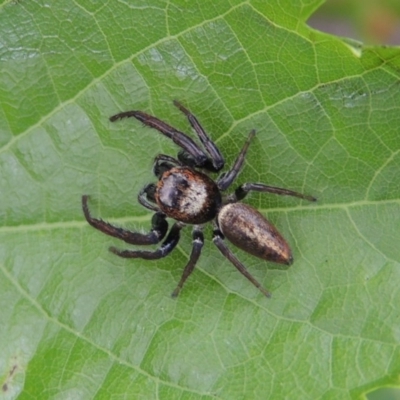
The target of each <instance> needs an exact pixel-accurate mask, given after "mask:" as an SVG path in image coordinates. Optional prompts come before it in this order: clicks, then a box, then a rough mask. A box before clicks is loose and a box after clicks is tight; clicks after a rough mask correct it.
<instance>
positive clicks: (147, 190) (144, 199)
mask: <svg viewBox="0 0 400 400" xmlns="http://www.w3.org/2000/svg"><path fill="white" fill-rule="evenodd" d="M155 192H156V185H155V184H154V183H149V184H148V185H146V186H145V187H144V188H143V189H142V190H141V191H140V192H139V194H138V201H139V203H140V204H141V205H142V206H143V207H146V208H148V209H149V210H152V211H155V212H156V213H161V212H160V209H159V208H158V207H157V206H156V205H154V204H152V203H155V202H156V199H155V198H154V193H155ZM150 201H151V203H150ZM161 239H162V238H161ZM161 239H160V240H161Z"/></svg>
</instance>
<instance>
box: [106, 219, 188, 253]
mask: <svg viewBox="0 0 400 400" xmlns="http://www.w3.org/2000/svg"><path fill="white" fill-rule="evenodd" d="M182 228H183V225H182V224H180V223H179V222H176V223H175V224H174V225H172V228H171V230H170V231H169V234H168V236H167V238H166V239H165V240H164V242H163V243H162V245H161V246H160V247H159V248H158V249H157V250H155V251H146V250H119V249H117V248H116V247H110V248H109V250H110V251H111V252H112V253H114V254H115V255H117V256H119V257H122V258H143V259H145V260H158V259H159V258H163V257H165V256H167V255H168V254H169V253H171V251H172V250H173V249H174V248H175V246H176V245H177V244H178V242H179V239H180V231H181V229H182Z"/></svg>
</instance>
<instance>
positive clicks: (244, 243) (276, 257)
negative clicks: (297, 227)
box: [218, 203, 293, 265]
mask: <svg viewBox="0 0 400 400" xmlns="http://www.w3.org/2000/svg"><path fill="white" fill-rule="evenodd" d="M218 224H219V227H220V229H221V231H222V233H223V235H224V236H225V237H226V238H227V239H228V240H229V241H230V242H231V243H233V244H234V245H235V246H237V247H239V248H240V249H242V250H244V251H246V252H247V253H250V254H252V255H254V256H256V257H258V258H261V259H263V260H268V261H273V262H276V263H279V264H288V265H290V264H291V263H292V262H293V257H292V252H291V250H290V248H289V245H288V244H287V243H286V241H285V239H284V238H283V237H282V235H281V234H280V233H279V232H278V231H277V229H276V228H275V227H274V226H273V225H272V224H271V223H270V222H269V221H268V220H267V219H266V218H265V217H264V216H263V215H262V214H260V213H259V212H258V211H257V210H255V209H254V208H252V207H250V206H249V205H247V204H243V203H231V204H227V205H225V206H223V207H222V209H221V210H220V212H219V214H218Z"/></svg>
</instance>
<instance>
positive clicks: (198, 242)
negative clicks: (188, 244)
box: [171, 227, 204, 297]
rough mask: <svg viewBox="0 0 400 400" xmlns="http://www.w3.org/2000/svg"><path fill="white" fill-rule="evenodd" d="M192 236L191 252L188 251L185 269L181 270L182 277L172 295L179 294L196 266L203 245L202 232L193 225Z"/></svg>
mask: <svg viewBox="0 0 400 400" xmlns="http://www.w3.org/2000/svg"><path fill="white" fill-rule="evenodd" d="M192 237H193V247H192V252H191V253H190V258H189V262H188V263H187V265H186V267H185V269H184V270H183V273H182V277H181V280H180V281H179V283H178V286H177V287H176V288H175V290H174V291H173V292H172V294H171V296H172V297H177V296H178V295H179V292H180V291H181V289H182V287H183V284H184V283H185V281H186V279H187V278H188V277H189V275H190V274H191V273H192V272H193V270H194V267H195V266H196V263H197V261H198V259H199V257H200V253H201V249H202V247H203V245H204V235H203V232H202V231H201V230H200V228H198V227H195V228H194V230H193V234H192Z"/></svg>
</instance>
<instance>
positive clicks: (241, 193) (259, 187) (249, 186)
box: [227, 183, 317, 203]
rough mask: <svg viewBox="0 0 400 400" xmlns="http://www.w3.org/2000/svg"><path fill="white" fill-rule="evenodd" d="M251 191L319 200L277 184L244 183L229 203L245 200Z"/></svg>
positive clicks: (230, 197) (232, 195) (230, 196)
mask: <svg viewBox="0 0 400 400" xmlns="http://www.w3.org/2000/svg"><path fill="white" fill-rule="evenodd" d="M250 192H264V193H266V192H268V193H274V194H279V195H282V196H293V197H299V198H300V199H304V200H308V201H317V199H316V198H315V197H313V196H308V195H305V194H302V193H298V192H294V191H293V190H289V189H283V188H279V187H275V186H268V185H264V184H262V183H244V184H243V185H240V186H239V187H238V188H237V189H236V190H235V192H234V193H233V194H231V195H229V196H228V199H227V201H228V203H236V202H238V201H240V200H243V199H244V198H245V197H246V196H247V195H248V194H249V193H250Z"/></svg>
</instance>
